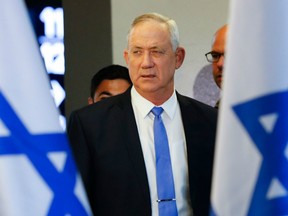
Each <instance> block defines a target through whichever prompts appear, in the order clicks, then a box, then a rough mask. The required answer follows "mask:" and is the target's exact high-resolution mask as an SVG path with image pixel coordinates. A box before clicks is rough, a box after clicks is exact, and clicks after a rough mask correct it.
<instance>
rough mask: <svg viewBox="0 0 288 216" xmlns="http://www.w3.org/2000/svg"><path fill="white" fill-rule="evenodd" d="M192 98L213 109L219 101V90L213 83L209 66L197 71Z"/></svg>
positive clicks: (210, 66)
mask: <svg viewBox="0 0 288 216" xmlns="http://www.w3.org/2000/svg"><path fill="white" fill-rule="evenodd" d="M193 98H195V99H196V100H198V101H201V102H203V103H205V104H208V105H210V106H213V107H214V106H215V104H216V102H217V101H218V100H219V98H220V89H219V88H218V86H217V85H216V84H215V82H214V79H213V75H212V65H211V64H209V65H206V66H204V67H203V68H202V69H201V70H200V71H199V73H198V75H197V77H196V79H195V82H194V85H193Z"/></svg>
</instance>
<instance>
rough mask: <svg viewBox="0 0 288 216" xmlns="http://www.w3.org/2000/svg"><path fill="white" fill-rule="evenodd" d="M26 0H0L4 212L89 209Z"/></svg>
mask: <svg viewBox="0 0 288 216" xmlns="http://www.w3.org/2000/svg"><path fill="white" fill-rule="evenodd" d="M58 116H59V113H58V110H57V108H56V106H55V103H54V100H53V98H52V95H51V93H50V86H49V79H48V76H47V73H46V72H45V68H44V64H43V61H42V59H41V55H40V51H39V47H38V45H37V42H36V38H35V35H34V34H33V29H32V26H31V23H30V21H29V17H28V13H27V10H26V7H25V4H24V1H23V0H0V215H3V216H18V215H19V216H26V215H27V216H41V215H77V216H78V215H91V211H90V208H89V205H88V202H87V198H86V194H85V193H84V189H83V185H82V181H81V178H80V177H79V174H78V172H77V170H76V167H75V164H74V161H73V157H72V154H71V151H70V149H69V144H68V140H67V138H66V134H65V133H64V131H63V129H62V128H61V126H60V123H59V120H58Z"/></svg>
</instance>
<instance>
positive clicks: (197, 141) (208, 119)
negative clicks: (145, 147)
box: [68, 90, 216, 216]
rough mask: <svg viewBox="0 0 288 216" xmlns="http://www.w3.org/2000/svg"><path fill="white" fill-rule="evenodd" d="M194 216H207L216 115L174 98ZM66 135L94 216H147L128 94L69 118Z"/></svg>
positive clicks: (145, 182)
mask: <svg viewBox="0 0 288 216" xmlns="http://www.w3.org/2000/svg"><path fill="white" fill-rule="evenodd" d="M177 99H178V101H179V104H180V109H181V113H182V120H183V125H184V130H185V136H186V142H187V154H188V171H189V184H190V197H191V203H192V208H193V212H194V215H208V211H209V203H210V201H209V200H210V188H211V176H212V161H213V155H214V141H215V131H216V111H215V109H214V108H212V107H209V106H207V105H204V104H202V103H200V102H198V101H195V100H193V99H191V98H188V97H185V96H182V95H180V94H178V93H177ZM68 134H69V139H70V143H71V146H72V150H73V153H74V156H75V159H76V162H77V165H78V168H79V170H80V173H81V175H82V178H83V181H84V185H85V188H86V191H87V194H88V198H89V202H90V205H91V207H92V210H93V213H94V215H101V216H102V215H105V216H107V215H117V216H118V215H123V216H129V215H131V216H141V215H147V216H148V215H151V203H150V194H149V185H148V179H147V174H146V169H145V163H144V158H143V154H142V150H141V144H140V139H139V135H138V130H137V125H136V121H135V117H134V113H133V109H132V104H131V96H130V90H128V91H126V92H125V93H124V94H122V95H118V96H114V97H111V98H109V99H105V100H104V101H101V102H98V103H96V104H93V105H89V106H87V107H85V108H82V109H80V110H78V111H75V112H74V113H73V115H71V117H70V121H69V125H68Z"/></svg>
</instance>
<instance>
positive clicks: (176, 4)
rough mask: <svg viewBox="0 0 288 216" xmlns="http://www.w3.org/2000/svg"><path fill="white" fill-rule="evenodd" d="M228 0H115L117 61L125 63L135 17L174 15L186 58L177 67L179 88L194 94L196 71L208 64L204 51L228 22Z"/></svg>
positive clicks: (113, 37)
mask: <svg viewBox="0 0 288 216" xmlns="http://www.w3.org/2000/svg"><path fill="white" fill-rule="evenodd" d="M228 2H229V1H228V0H111V7H112V13H111V14H112V47H113V63H117V64H123V65H125V61H124V59H123V50H124V48H125V46H126V34H127V31H128V29H129V26H130V23H131V22H132V20H133V19H134V17H136V16H138V15H140V14H142V13H146V12H158V13H162V14H163V15H166V16H168V17H171V18H173V19H174V20H175V21H176V22H177V24H178V27H179V31H180V43H181V45H182V46H184V47H185V49H186V59H185V61H184V64H183V65H182V67H181V68H180V69H179V70H178V71H177V74H176V79H175V86H176V89H177V90H178V91H179V92H180V93H182V94H185V95H188V96H191V97H192V96H193V90H192V86H193V83H194V80H195V78H196V75H197V74H198V72H199V71H200V70H201V69H202V67H203V66H205V65H206V64H207V62H206V60H205V56H204V54H205V53H206V52H208V51H209V50H210V46H211V38H212V35H213V34H214V32H215V31H216V29H217V28H219V27H220V26H222V25H223V24H224V23H226V22H227V12H228Z"/></svg>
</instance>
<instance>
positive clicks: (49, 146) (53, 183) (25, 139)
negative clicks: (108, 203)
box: [0, 92, 87, 215]
mask: <svg viewBox="0 0 288 216" xmlns="http://www.w3.org/2000/svg"><path fill="white" fill-rule="evenodd" d="M0 119H1V120H2V122H3V123H4V125H5V126H6V128H7V129H8V130H9V134H8V136H2V137H1V136H0V157H3V156H9V155H20V154H21V155H25V156H26V157H27V158H28V159H29V160H30V162H31V163H32V164H33V166H34V168H35V170H36V171H37V172H38V173H39V175H40V176H41V177H42V179H43V180H44V181H45V183H46V184H47V185H48V187H49V188H50V189H51V191H52V192H53V199H52V201H51V205H50V207H49V210H48V212H47V215H66V214H67V215H87V212H86V211H85V209H84V207H83V206H82V204H81V202H80V201H79V199H78V198H77V197H76V196H75V194H74V189H75V184H76V176H77V172H76V167H75V164H74V161H73V158H72V154H71V152H70V149H69V145H68V141H67V138H66V135H65V134H64V133H50V134H49V133H47V134H31V133H29V131H28V130H27V128H26V127H25V125H23V123H22V122H21V120H20V119H19V118H18V116H17V114H16V113H15V112H14V110H13V109H12V107H11V106H10V104H9V103H8V102H7V100H6V99H5V97H4V96H3V95H2V93H1V92H0ZM55 152H61V153H62V152H65V153H66V154H67V157H66V161H65V166H64V169H63V170H62V171H58V170H57V169H56V167H55V166H54V165H53V163H52V162H51V161H50V160H49V158H48V157H47V156H48V154H49V153H55Z"/></svg>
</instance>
